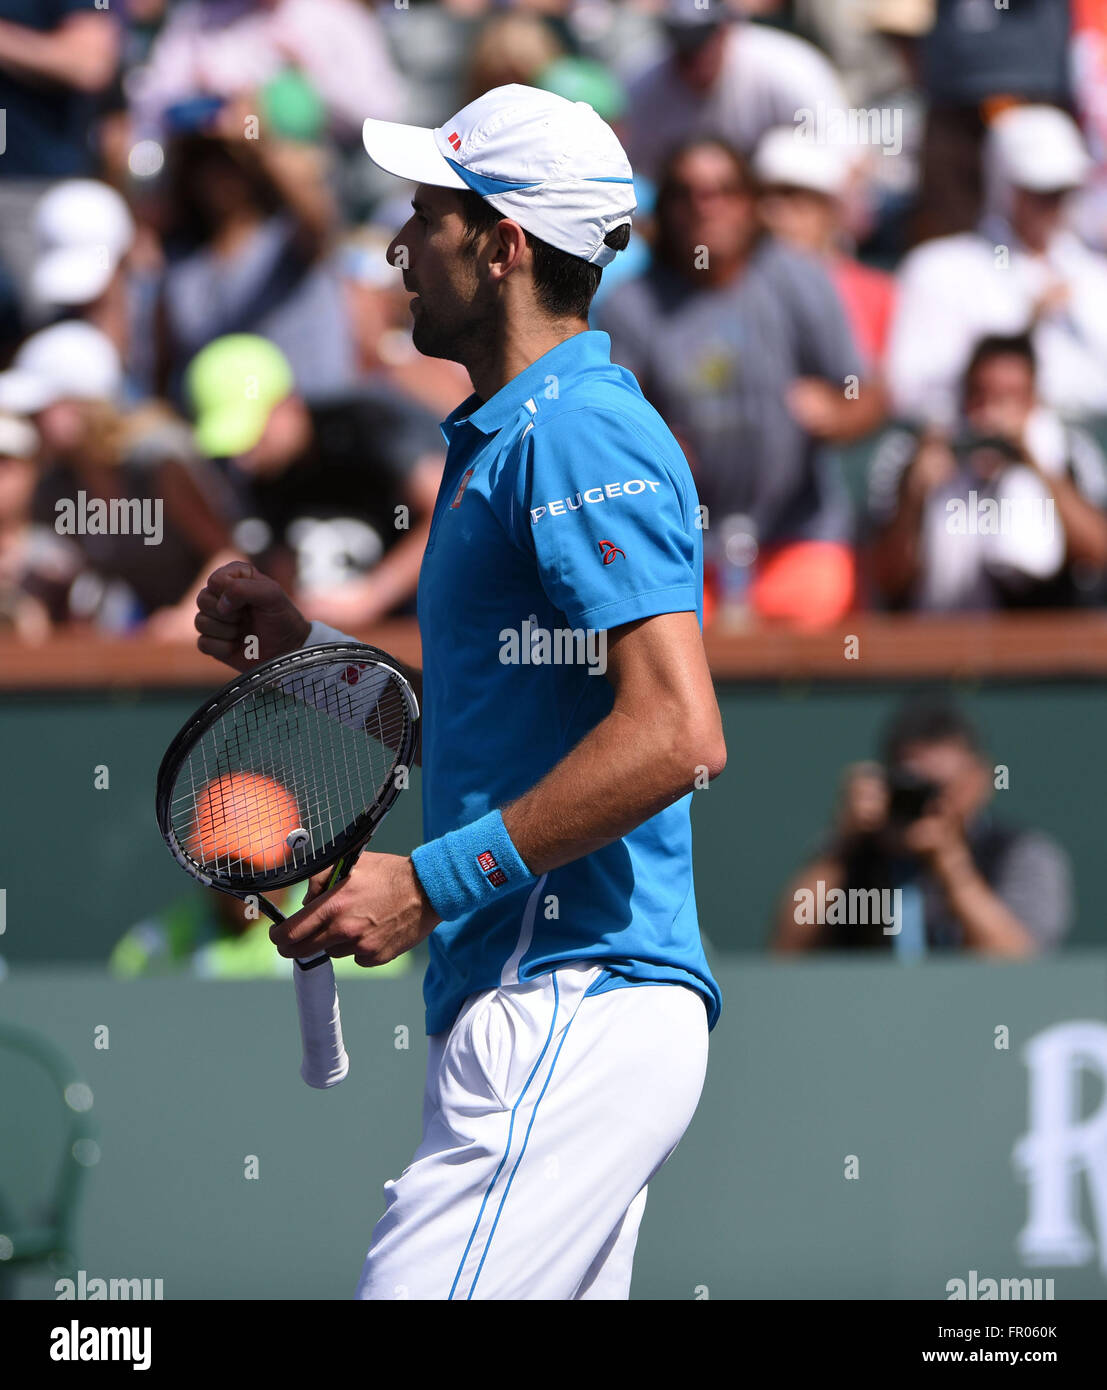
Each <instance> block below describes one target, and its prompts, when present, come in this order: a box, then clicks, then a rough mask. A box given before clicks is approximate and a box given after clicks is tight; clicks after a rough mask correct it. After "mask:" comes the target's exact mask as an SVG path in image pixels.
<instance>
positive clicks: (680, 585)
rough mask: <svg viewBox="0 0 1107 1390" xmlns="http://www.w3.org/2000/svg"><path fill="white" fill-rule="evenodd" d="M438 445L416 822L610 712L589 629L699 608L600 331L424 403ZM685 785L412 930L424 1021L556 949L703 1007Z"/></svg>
mask: <svg viewBox="0 0 1107 1390" xmlns="http://www.w3.org/2000/svg"><path fill="white" fill-rule="evenodd" d="M442 433H443V435H444V436H445V438H446V442H447V444H448V446H449V448H448V452H447V456H446V467H445V474H444V476H443V479H442V486H441V489H440V491H439V495H438V501H437V503H436V505H435V510H434V516H433V519H432V522H431V529H430V537H429V540H428V542H427V548H426V554H425V556H424V559H423V566H422V571H421V574H420V579H419V606H418V611H419V627H420V631H421V634H422V642H423V701H424V711H425V715H426V718H425V721H424V725H423V815H424V835H425V837H426V838H427V839H428V840H431V839H436V838H437V837H438V836H440V835H444V834H446V833H447V832H448V831H450V830H456V829H457V828H459V827H460V826H463V825H467V824H469V823H470V822H471V821H474V820H477V819H478V818H479V817H481V816H483V815H485V814H487V813H488V812H489V811H492V810H495V809H496V808H497V807H502V806H503V805H504V804H505V803H507V802H509V801H511V800H513V799H515V798H517V797H519V796H521V795H522V794H523V793H524V792H526V791H529V790H530V789H531V788H532V787H533V786H534V785H535V783H536V782H538V781H539V780H540V779H541V778H542V777H543V776H544V775H545V774H546V773H547V772H549V770H550V769H551V768H552V767H553V766H554V765H555V764H556V763H557V762H559V761H560V760H561V758H563V757H564V756H565V754H566V753H568V752H569V751H570V749H572V748H573V747H574V746H575V745H576V744H577V743H579V741H580V740H581V739H582V738H583V737H584V736H585V734H587V733H588V732H589V730H591V729H593V728H594V727H595V726H596V725H597V724H598V723H599V722H600V721H601V720H602V719H603V718H604V717H605V716H606V715H607V714H608V713H609V712H610V710H611V707H612V704H613V699H614V694H613V691H612V687H611V685H610V684H609V682H608V681H607V679H606V678H605V676H604V675H603V673H602V672H603V669H604V667H605V665H606V645H605V644H606V637H607V632H608V630H609V629H611V628H616V627H619V626H620V625H622V624H624V623H630V622H633V621H635V620H636V619H639V618H648V617H651V616H654V615H656V614H658V613H675V612H694V613H696V615H697V616H698V617H699V618H700V620H701V622H702V600H703V557H702V546H701V540H702V533H701V531H700V529H699V527H698V526H697V524H696V523H697V515H696V507H697V500H696V492H695V487H694V484H693V482H692V476H691V473H690V472H689V469H688V464H687V462H686V460H685V458H684V455H683V453H682V452H681V450H680V448H679V446H678V445H677V442H676V440H675V439H674V438H673V436H672V434H671V433H670V432H669V430H668V428H667V427H666V425H665V423H664V421H663V420H662V419H661V417H660V416H659V415H658V414H657V412H656V411H655V410H654V409H653V407H652V406H651V405H649V403H648V402H647V401H646V399H645V398H644V396H643V395H642V392H641V390H640V389H639V387H638V383H637V382H636V381H635V379H634V377H633V376H632V375H631V373H630V372H628V371H626V370H625V368H623V367H619V366H615V365H613V364H612V362H611V360H610V340H609V338H608V336H607V334H606V333H597V332H585V333H580V334H578V335H576V336H575V337H572V338H569V339H567V340H566V341H565V342H563V343H560V344H558V346H557V347H555V348H553V349H552V350H551V351H550V352H548V353H546V354H545V356H543V357H541V358H539V359H538V360H537V361H536V362H534V363H532V365H531V366H529V367H528V368H527V369H526V370H525V371H523V372H521V373H520V374H519V375H518V376H517V377H515V378H513V379H512V380H511V381H509V382H508V383H507V385H506V386H504V387H503V388H502V389H501V390H500V391H498V392H497V393H496V394H495V395H494V396H493V397H492V398H491V399H490V400H488V401H485V402H483V403H482V402H481V400H480V399H479V397H477V396H475V395H474V396H470V397H469V399H468V400H466V401H464V402H463V403H462V404H461V405H460V406H459V407H458V408H457V409H456V410H455V411H453V413H452V414H451V415H450V416H449V417H448V418H447V419H446V420H445V421H444V423H443V425H442ZM691 799H692V793H691V792H689V794H688V795H687V796H685V797H683V798H682V799H681V800H680V801H678V802H675V803H674V804H673V805H672V806H669V807H667V808H666V809H665V810H664V811H661V812H660V813H659V814H657V815H656V816H653V817H651V818H650V819H649V820H647V821H644V822H643V823H642V824H641V825H639V826H638V827H636V828H635V829H634V830H632V831H631V832H630V833H629V834H628V835H625V836H623V838H622V839H621V840H616V841H614V842H613V843H612V844H610V845H607V846H606V847H605V848H603V849H600V850H597V851H596V852H595V853H594V854H589V855H587V856H585V857H584V858H581V859H577V860H575V861H574V862H573V863H571V864H566V865H564V866H563V867H561V868H559V869H555V870H553V871H552V872H550V873H548V874H543V875H542V876H541V877H540V878H539V879H538V880H537V882H536V883H535V884H533V885H532V886H531V887H529V888H526V887H524V888H518V889H515V890H514V891H511V890H505V895H504V897H503V898H500V899H494V900H493V901H492V902H490V903H487V904H486V905H484V906H482V907H481V908H480V909H478V910H477V911H475V912H472V913H469V914H467V915H465V916H463V917H460V918H457V919H456V920H454V921H450V922H443V923H441V924H440V925H439V926H438V927H437V928H436V929H435V931H434V932H433V934H432V935H431V937H430V964H429V967H428V970H427V976H426V981H425V984H424V997H425V1000H426V1006H427V1031H428V1033H437V1032H441V1031H443V1030H444V1029H447V1028H449V1027H450V1025H451V1024H452V1023H453V1020H454V1018H455V1017H456V1016H457V1013H458V1010H459V1009H460V1007H461V1004H462V1002H463V1000H464V999H465V998H466V996H468V995H469V994H472V993H473V992H475V991H477V990H483V989H490V988H494V987H497V986H499V985H501V984H510V983H514V982H516V981H518V980H526V979H530V978H531V977H533V976H535V975H539V974H542V973H543V972H545V971H549V970H550V969H552V968H555V967H556V966H557V965H558V964H559V963H562V962H565V961H571V960H592V961H596V962H599V963H602V964H603V965H604V966H605V967H606V971H605V974H604V976H603V979H602V981H601V983H600V984H599V986H598V988H597V992H601V991H602V990H604V989H615V988H622V987H627V986H632V985H643V984H650V983H656V982H660V981H665V982H674V983H680V984H685V985H689V986H691V987H692V988H693V989H696V990H698V991H699V992H700V993H701V994H702V995H703V998H704V1002H705V1005H706V1007H707V1011H708V1016H709V1022H710V1024H711V1025H712V1026H714V1023H715V1021H716V1019H717V1017H718V1014H719V1008H720V995H719V988H718V985H717V984H716V983H715V981H714V979H713V978H712V976H711V972H710V971H709V970H708V967H707V961H706V959H705V957H704V952H703V946H702V944H701V941H700V934H699V923H698V920H697V915H696V900H695V893H694V890H693V885H692V833H691V825H690V821H689V808H690V804H691Z"/></svg>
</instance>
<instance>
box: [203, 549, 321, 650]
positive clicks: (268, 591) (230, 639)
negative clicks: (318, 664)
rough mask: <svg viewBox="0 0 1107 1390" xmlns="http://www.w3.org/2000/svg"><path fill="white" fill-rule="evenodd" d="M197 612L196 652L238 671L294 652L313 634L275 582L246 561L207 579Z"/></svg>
mask: <svg viewBox="0 0 1107 1390" xmlns="http://www.w3.org/2000/svg"><path fill="white" fill-rule="evenodd" d="M196 608H197V610H198V611H197V613H196V631H197V632H198V633H199V634H200V636H199V638H198V639H197V642H196V645H197V647H199V649H200V650H201V651H202V652H204V653H205V654H206V655H208V656H214V657H217V658H218V659H219V660H220V661H224V662H226V664H227V665H228V666H233V667H234V669H235V670H236V671H248V670H249V669H250V668H251V667H252V666H254V665H256V664H257V663H258V662H259V661H271V660H272V659H273V658H274V657H277V656H283V655H284V654H285V653H286V652H294V651H297V650H298V649H299V648H300V647H302V646H303V645H304V643H305V642H306V641H307V639H308V633H309V631H310V629H311V624H310V623H309V622H308V620H307V619H306V618H305V617H304V615H303V614H302V613H301V612H300V610H299V609H298V608H297V607H296V605H295V604H294V603H293V602H292V600H291V599H290V598H289V597H288V595H287V594H286V593H285V591H284V590H283V589H282V588H281V586H280V585H279V584H278V583H277V582H276V580H275V579H269V578H267V577H266V576H265V575H264V574H261V573H260V572H259V571H258V570H257V569H256V568H255V567H254V566H253V565H251V564H249V563H248V561H246V560H232V561H231V563H230V564H229V565H223V566H222V567H221V568H220V569H217V570H216V571H215V573H214V574H212V575H209V577H208V581H207V583H206V584H205V585H204V587H203V588H202V589H201V590H200V592H199V594H198V595H197V598H196Z"/></svg>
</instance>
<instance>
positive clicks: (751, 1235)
mask: <svg viewBox="0 0 1107 1390" xmlns="http://www.w3.org/2000/svg"><path fill="white" fill-rule="evenodd" d="M713 965H714V967H715V969H716V972H717V974H718V977H719V981H720V984H721V986H722V990H723V997H724V1001H725V1002H724V1008H723V1015H722V1019H721V1021H720V1023H719V1025H718V1027H717V1028H716V1029H715V1031H714V1033H713V1034H712V1043H711V1056H710V1061H709V1065H708V1074H707V1084H706V1088H705V1091H704V1095H703V1099H702V1100H701V1102H700V1106H699V1110H698V1111H697V1114H696V1117H695V1119H694V1120H693V1122H692V1126H691V1128H690V1129H689V1131H688V1133H687V1135H686V1137H685V1139H684V1140H683V1141H682V1143H681V1144H680V1146H679V1148H678V1149H677V1151H676V1153H675V1154H674V1156H673V1158H672V1159H671V1161H670V1162H669V1164H668V1165H667V1166H666V1167H665V1169H664V1170H663V1171H662V1172H661V1174H660V1175H659V1176H658V1177H657V1178H656V1179H655V1180H654V1182H653V1183H651V1185H650V1193H649V1200H648V1203H647V1207H646V1214H645V1218H644V1221H643V1226H642V1233H641V1237H640V1241H639V1253H638V1259H637V1262H636V1272H635V1280H634V1287H633V1294H634V1296H635V1297H636V1298H668V1299H691V1298H694V1297H696V1296H697V1294H696V1291H697V1289H699V1290H703V1289H706V1290H707V1293H708V1295H709V1297H710V1298H712V1299H720V1298H753V1299H757V1298H797V1299H802V1298H823V1299H849V1298H921V1299H944V1298H945V1297H946V1296H947V1295H946V1283H947V1281H948V1280H950V1279H954V1278H961V1279H967V1277H968V1272H969V1270H971V1269H975V1270H977V1271H978V1273H979V1275H980V1276H981V1277H992V1278H997V1279H999V1278H1012V1279H1013V1278H1023V1277H1032V1278H1033V1277H1037V1278H1053V1279H1054V1280H1055V1296H1056V1298H1057V1299H1071V1298H1103V1296H1104V1294H1105V1292H1107V1281H1105V1276H1104V1273H1103V1270H1102V1268H1101V1267H1100V1260H1101V1259H1102V1258H1103V1249H1104V1241H1105V1240H1107V1232H1105V1231H1104V1230H1103V1228H1102V1225H1097V1219H1096V1216H1095V1213H1094V1212H1093V1211H1092V1210H1091V1206H1090V1202H1089V1200H1088V1184H1087V1178H1086V1175H1084V1174H1078V1175H1076V1177H1075V1182H1076V1184H1077V1189H1078V1191H1079V1193H1080V1197H1079V1204H1080V1210H1079V1223H1080V1225H1081V1227H1082V1229H1083V1231H1084V1232H1085V1233H1086V1235H1087V1236H1088V1237H1089V1241H1090V1245H1089V1253H1088V1256H1087V1259H1086V1260H1085V1262H1084V1263H1083V1264H1082V1265H1078V1266H1075V1267H1052V1266H1051V1267H1038V1268H1033V1267H1030V1266H1026V1265H1024V1264H1023V1263H1022V1260H1021V1257H1020V1255H1019V1253H1018V1249H1017V1239H1018V1234H1019V1232H1020V1231H1021V1230H1022V1228H1023V1226H1024V1224H1025V1222H1026V1219H1027V1189H1026V1187H1025V1185H1024V1183H1023V1181H1022V1179H1021V1177H1020V1176H1019V1174H1018V1172H1017V1171H1016V1169H1015V1167H1014V1165H1013V1163H1012V1154H1013V1152H1014V1149H1015V1146H1016V1144H1017V1143H1018V1141H1019V1139H1020V1138H1021V1137H1022V1135H1023V1134H1024V1132H1025V1130H1026V1128H1027V1123H1028V1106H1029V1099H1030V1095H1029V1088H1028V1073H1027V1069H1026V1065H1025V1062H1024V1059H1023V1049H1024V1048H1025V1047H1026V1045H1027V1043H1028V1042H1029V1041H1030V1040H1031V1039H1033V1038H1034V1037H1036V1036H1038V1035H1040V1034H1041V1033H1042V1032H1043V1031H1044V1030H1045V1029H1048V1028H1051V1027H1053V1026H1055V1025H1057V1024H1059V1023H1067V1022H1071V1021H1073V1020H1083V1021H1084V1022H1085V1026H1086V1027H1089V1028H1096V1027H1098V1028H1099V1029H1100V1030H1104V1031H1107V1023H1105V1022H1104V1019H1105V1012H1104V1001H1105V989H1104V987H1105V985H1107V952H1104V951H1098V952H1087V951H1084V952H1074V953H1073V954H1072V955H1071V956H1070V957H1068V958H1067V959H1064V960H1061V961H1056V962H1048V963H1047V962H1038V963H1033V964H1028V965H1024V964H995V963H986V962H966V961H950V962H942V963H937V962H925V963H921V964H918V965H914V966H906V967H903V966H898V965H896V964H895V963H893V962H884V961H875V960H868V961H863V962H857V963H853V964H849V965H846V964H843V963H842V962H841V961H833V960H827V959H823V960H805V961H789V962H784V961H764V960H757V959H754V958H750V957H747V958H744V959H741V960H739V959H736V958H734V957H731V958H729V959H716V960H715V961H713ZM341 992H342V1005H343V1025H344V1032H345V1035H346V1040H347V1043H348V1046H349V1050H350V1055H351V1072H350V1076H349V1078H348V1079H347V1080H346V1081H345V1082H344V1083H343V1084H342V1085H341V1086H339V1087H338V1088H336V1089H335V1090H334V1091H328V1092H323V1093H321V1092H315V1091H310V1090H308V1088H307V1087H306V1086H304V1085H303V1084H302V1082H301V1081H300V1079H299V1076H298V1074H297V1068H298V1062H299V1038H298V1034H297V1029H296V1022H295V1008H294V1005H293V1000H292V994H291V986H290V985H287V984H285V983H283V982H279V981H275V982H269V981H257V982H251V983H248V984H236V983H231V982H219V981H198V980H141V981H133V982H118V981H111V980H108V979H106V978H105V977H104V975H103V973H102V972H92V971H87V970H86V971H62V970H58V969H52V970H43V969H29V968H27V969H22V970H15V971H13V972H12V973H11V975H10V976H9V977H8V978H7V979H6V980H5V981H3V982H2V983H0V1018H3V1019H5V1020H7V1021H8V1022H10V1023H13V1024H17V1025H20V1026H23V1027H28V1028H32V1029H34V1030H36V1031H38V1032H41V1033H44V1034H46V1035H47V1036H48V1037H50V1038H51V1039H52V1040H53V1041H54V1042H55V1043H57V1044H59V1045H60V1046H62V1047H63V1048H64V1049H65V1051H66V1052H67V1053H68V1054H69V1056H70V1058H71V1059H72V1061H73V1063H74V1064H75V1066H76V1068H77V1070H78V1074H79V1075H80V1076H81V1077H82V1078H83V1079H84V1080H85V1081H86V1082H87V1083H88V1085H89V1086H90V1087H91V1088H92V1091H93V1094H94V1096H95V1105H94V1107H93V1111H92V1112H91V1113H92V1115H93V1116H94V1118H95V1120H96V1123H97V1124H98V1126H99V1133H100V1146H101V1150H102V1158H101V1161H100V1163H99V1165H98V1166H96V1167H95V1168H92V1169H91V1170H90V1171H89V1175H88V1182H87V1188H86V1193H85V1200H84V1204H83V1214H82V1218H81V1221H80V1227H79V1229H80V1239H81V1244H80V1250H79V1256H80V1267H82V1268H84V1269H85V1270H87V1271H88V1273H89V1275H90V1276H93V1277H117V1278H141V1277H144V1276H145V1277H149V1278H161V1279H163V1280H164V1284H165V1296H166V1298H174V1299H176V1298H205V1297H206V1298H284V1299H306V1298H339V1299H342V1298H348V1297H349V1296H350V1294H351V1292H352V1289H353V1287H354V1283H355V1281H356V1278H357V1274H358V1270H359V1268H360V1265H361V1260H362V1256H363V1254H364V1251H365V1248H366V1246H367V1244H368V1240H369V1235H370V1232H371V1230H372V1227H373V1224H374V1222H375V1221H376V1219H377V1217H378V1216H379V1214H380V1212H381V1209H382V1193H381V1185H382V1183H383V1182H384V1181H385V1180H386V1179H387V1178H390V1177H395V1176H397V1175H398V1173H399V1172H400V1171H401V1169H402V1168H403V1167H404V1166H405V1165H406V1164H407V1162H408V1161H409V1159H410V1157H411V1154H412V1151H413V1149H414V1147H415V1144H416V1143H417V1140H418V1133H419V1110H420V1099H421V1093H422V1086H423V1071H424V1065H425V1059H426V1045H425V1039H424V1037H423V1035H422V1031H421V1019H422V1008H421V1001H420V994H419V981H418V978H417V977H416V975H415V974H414V973H412V974H410V975H407V976H403V977H401V978H399V979H394V980H384V979H380V978H379V977H377V978H373V977H372V976H371V975H367V976H366V978H365V979H364V981H361V980H359V981H350V982H344V983H343V984H342V985H341ZM103 1025H106V1026H107V1028H108V1029H109V1034H108V1040H109V1042H110V1046H109V1047H108V1048H107V1050H98V1049H97V1048H95V1047H94V1046H93V1040H94V1029H96V1028H97V1027H98V1026H103ZM401 1025H403V1026H406V1027H407V1028H408V1029H409V1030H410V1047H409V1048H408V1049H406V1050H403V1049H397V1048H396V1046H395V1036H396V1035H395V1029H396V1028H397V1027H399V1026H401ZM999 1025H1002V1026H1004V1027H1006V1028H1007V1029H1009V1030H1010V1046H1009V1048H1007V1049H997V1048H996V1046H995V1035H994V1030H995V1028H996V1027H997V1026H999ZM2 1074H3V1072H2V1071H0V1075H2ZM1089 1080H1090V1084H1088V1085H1087V1086H1086V1087H1085V1092H1086V1094H1085V1097H1084V1105H1083V1110H1082V1113H1083V1114H1085V1115H1090V1114H1092V1113H1093V1112H1094V1111H1095V1110H1096V1109H1097V1108H1098V1107H1100V1106H1102V1104H1103V1089H1102V1082H1101V1079H1098V1078H1096V1077H1095V1076H1091V1077H1090V1078H1089ZM1077 1093H1078V1094H1079V1092H1077ZM3 1106H4V1097H3V1095H2V1094H0V1108H2V1107H3ZM2 1118H3V1119H10V1118H11V1116H10V1110H8V1111H7V1113H5V1114H4V1115H3V1116H2ZM1067 1123H1070V1124H1075V1123H1076V1116H1069V1117H1068V1118H1067ZM3 1127H4V1130H5V1134H4V1141H3V1143H2V1144H0V1197H2V1196H3V1191H4V1175H5V1165H6V1163H7V1162H9V1161H10V1160H9V1159H7V1158H6V1157H5V1155H7V1154H10V1153H11V1150H12V1146H13V1145H15V1144H19V1143H21V1142H23V1139H22V1137H21V1135H22V1131H21V1130H20V1127H19V1126H18V1125H14V1126H8V1125H5V1126H3ZM250 1154H252V1155H256V1156H257V1159H258V1165H259V1169H258V1171H259V1176H258V1178H257V1180H247V1179H246V1178H245V1177H244V1167H243V1165H244V1160H245V1158H246V1156H247V1155H250ZM848 1155H854V1156H855V1157H856V1159H857V1164H858V1167H857V1174H858V1176H857V1177H856V1178H851V1179H847V1178H846V1176H845V1171H846V1161H847V1156H848ZM54 1277H56V1276H53V1275H51V1276H49V1277H42V1276H36V1277H34V1278H30V1277H29V1278H27V1279H25V1280H24V1281H23V1282H22V1284H21V1287H20V1289H19V1292H21V1293H22V1294H23V1295H24V1296H30V1297H40V1298H41V1297H47V1298H49V1297H52V1296H53V1279H54ZM699 1296H701V1297H702V1296H703V1294H702V1292H701V1294H700V1295H699ZM997 1311H998V1309H997ZM1008 1311H1009V1310H1008ZM994 1321H995V1322H997V1323H999V1322H1001V1321H1002V1322H1003V1325H1004V1326H1006V1325H1007V1322H1008V1321H1013V1319H1001V1318H1000V1317H996V1318H995V1319H994Z"/></svg>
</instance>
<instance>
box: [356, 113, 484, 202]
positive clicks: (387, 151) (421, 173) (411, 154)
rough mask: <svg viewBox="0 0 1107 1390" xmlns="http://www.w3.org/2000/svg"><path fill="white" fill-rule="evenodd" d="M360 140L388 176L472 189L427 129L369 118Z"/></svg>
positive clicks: (432, 133) (414, 181) (437, 186)
mask: <svg viewBox="0 0 1107 1390" xmlns="http://www.w3.org/2000/svg"><path fill="white" fill-rule="evenodd" d="M361 139H362V143H363V144H364V145H365V152H366V154H367V155H368V156H369V158H370V159H371V160H372V161H373V163H374V164H376V165H377V166H378V167H379V168H381V169H383V170H384V171H385V173H386V174H395V175H396V176H397V178H401V179H410V180H411V182H412V183H429V184H431V185H433V186H434V187H436V188H467V187H468V186H469V185H468V184H467V183H466V182H465V180H464V179H463V178H461V177H460V175H459V174H457V173H455V171H454V170H453V169H452V168H451V167H450V164H449V161H448V160H447V159H446V157H445V156H444V155H443V154H442V151H441V150H440V149H439V148H438V144H437V142H436V140H435V138H434V131H433V130H430V129H428V128H427V127H426V126H418V125H400V124H398V123H397V122H395V121H376V120H373V119H372V117H370V118H369V119H368V120H366V121H365V123H364V124H363V125H362V127H361Z"/></svg>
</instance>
